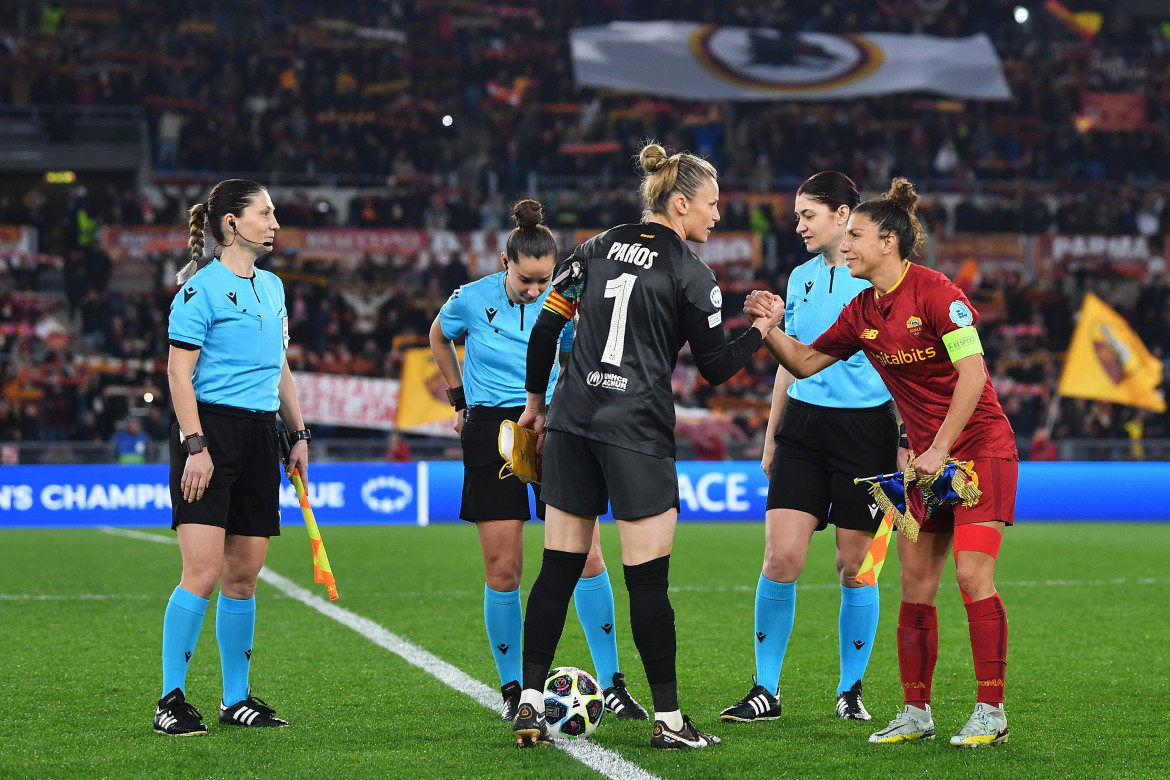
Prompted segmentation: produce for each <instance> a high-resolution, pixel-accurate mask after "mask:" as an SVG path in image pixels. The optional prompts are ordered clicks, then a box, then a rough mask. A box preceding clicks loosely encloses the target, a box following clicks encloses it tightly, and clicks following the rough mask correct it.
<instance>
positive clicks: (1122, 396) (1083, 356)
mask: <svg viewBox="0 0 1170 780" xmlns="http://www.w3.org/2000/svg"><path fill="white" fill-rule="evenodd" d="M1161 383H1162V361H1160V360H1158V359H1157V358H1156V357H1154V356H1153V355H1151V354H1150V351H1149V350H1148V349H1146V347H1145V345H1144V344H1142V340H1141V339H1140V338H1139V337H1138V335H1137V334H1136V333H1134V331H1133V328H1131V327H1130V326H1129V324H1128V323H1127V322H1126V321H1125V319H1124V318H1123V317H1122V316H1121V315H1120V314H1118V313H1117V312H1115V311H1114V310H1113V309H1111V308H1109V306H1108V305H1107V304H1106V303H1105V302H1104V301H1102V300H1101V299H1100V298H1098V297H1097V296H1096V295H1093V294H1092V293H1088V294H1086V295H1085V302H1084V304H1083V305H1082V306H1081V313H1080V318H1079V319H1078V320H1077V327H1076V330H1075V331H1073V337H1072V342H1071V343H1070V344H1069V347H1068V355H1067V356H1066V357H1065V360H1064V371H1062V372H1061V375H1060V387H1059V389H1058V390H1057V392H1058V393H1059V394H1060V395H1062V396H1066V397H1069V398H1088V399H1091V400H1094V401H1108V402H1111V403H1117V404H1124V405H1126V406H1136V407H1139V408H1142V409H1150V410H1152V411H1155V412H1164V411H1166V400H1165V398H1163V396H1162V393H1161V391H1160V390H1159V389H1158V386H1159V385H1160V384H1161Z"/></svg>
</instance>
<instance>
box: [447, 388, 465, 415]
mask: <svg viewBox="0 0 1170 780" xmlns="http://www.w3.org/2000/svg"><path fill="white" fill-rule="evenodd" d="M447 400H448V401H450V402H451V405H452V406H454V407H455V411H457V412H462V411H463V410H464V409H466V408H467V396H466V395H464V394H463V385H459V387H448V388H447Z"/></svg>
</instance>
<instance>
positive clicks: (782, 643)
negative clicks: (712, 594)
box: [755, 574, 796, 696]
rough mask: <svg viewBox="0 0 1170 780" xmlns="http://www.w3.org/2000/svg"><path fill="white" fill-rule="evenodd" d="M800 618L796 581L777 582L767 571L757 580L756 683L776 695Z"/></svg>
mask: <svg viewBox="0 0 1170 780" xmlns="http://www.w3.org/2000/svg"><path fill="white" fill-rule="evenodd" d="M795 621H796V582H795V581H793V582H775V581H773V580H770V579H768V578H767V577H765V576H764V575H763V574H761V575H760V581H759V582H758V583H756V636H755V640H756V684H757V685H762V686H764V687H765V688H767V689H768V693H770V694H772V695H773V696H775V695H776V694H777V692H778V691H779V690H780V670H781V669H782V668H783V667H784V653H785V652H787V651H788V640H789V638H791V637H792V624H793V623H794V622H795Z"/></svg>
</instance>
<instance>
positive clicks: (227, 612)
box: [215, 593, 256, 707]
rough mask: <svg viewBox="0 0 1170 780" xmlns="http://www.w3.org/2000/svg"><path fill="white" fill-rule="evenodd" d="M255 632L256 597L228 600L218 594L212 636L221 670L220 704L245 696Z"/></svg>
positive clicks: (244, 697) (237, 700) (246, 696)
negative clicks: (217, 645)
mask: <svg viewBox="0 0 1170 780" xmlns="http://www.w3.org/2000/svg"><path fill="white" fill-rule="evenodd" d="M255 633H256V597H255V596H253V597H252V598H250V599H231V598H228V597H227V596H225V595H223V594H222V593H221V594H219V602H218V603H217V604H216V605H215V638H216V639H217V640H218V641H219V665H220V667H221V668H222V670H223V703H224V704H225V705H226V706H228V707H230V706H232V705H233V704H238V703H240V702H242V701H243V700H244V699H246V698H248V671H249V670H250V669H251V667H252V637H253V635H254V634H255Z"/></svg>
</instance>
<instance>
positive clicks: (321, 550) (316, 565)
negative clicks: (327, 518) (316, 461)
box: [292, 469, 340, 601]
mask: <svg viewBox="0 0 1170 780" xmlns="http://www.w3.org/2000/svg"><path fill="white" fill-rule="evenodd" d="M292 483H293V487H295V488H296V489H297V498H298V499H300V502H301V514H303V515H304V516H305V528H307V529H308V530H309V541H310V542H311V543H312V545H313V582H316V583H318V584H321V585H324V586H325V590H327V591H329V600H330V601H337V599H338V598H340V595H339V594H338V593H337V581H336V580H334V579H333V569H331V568H330V567H329V556H328V555H326V554H325V542H323V541H321V531H320V529H318V528H317V518H315V517H313V507H311V506H309V494H308V492H307V491H306V490H305V482H304V480H302V479H301V472H300V469H293V475H292Z"/></svg>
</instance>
